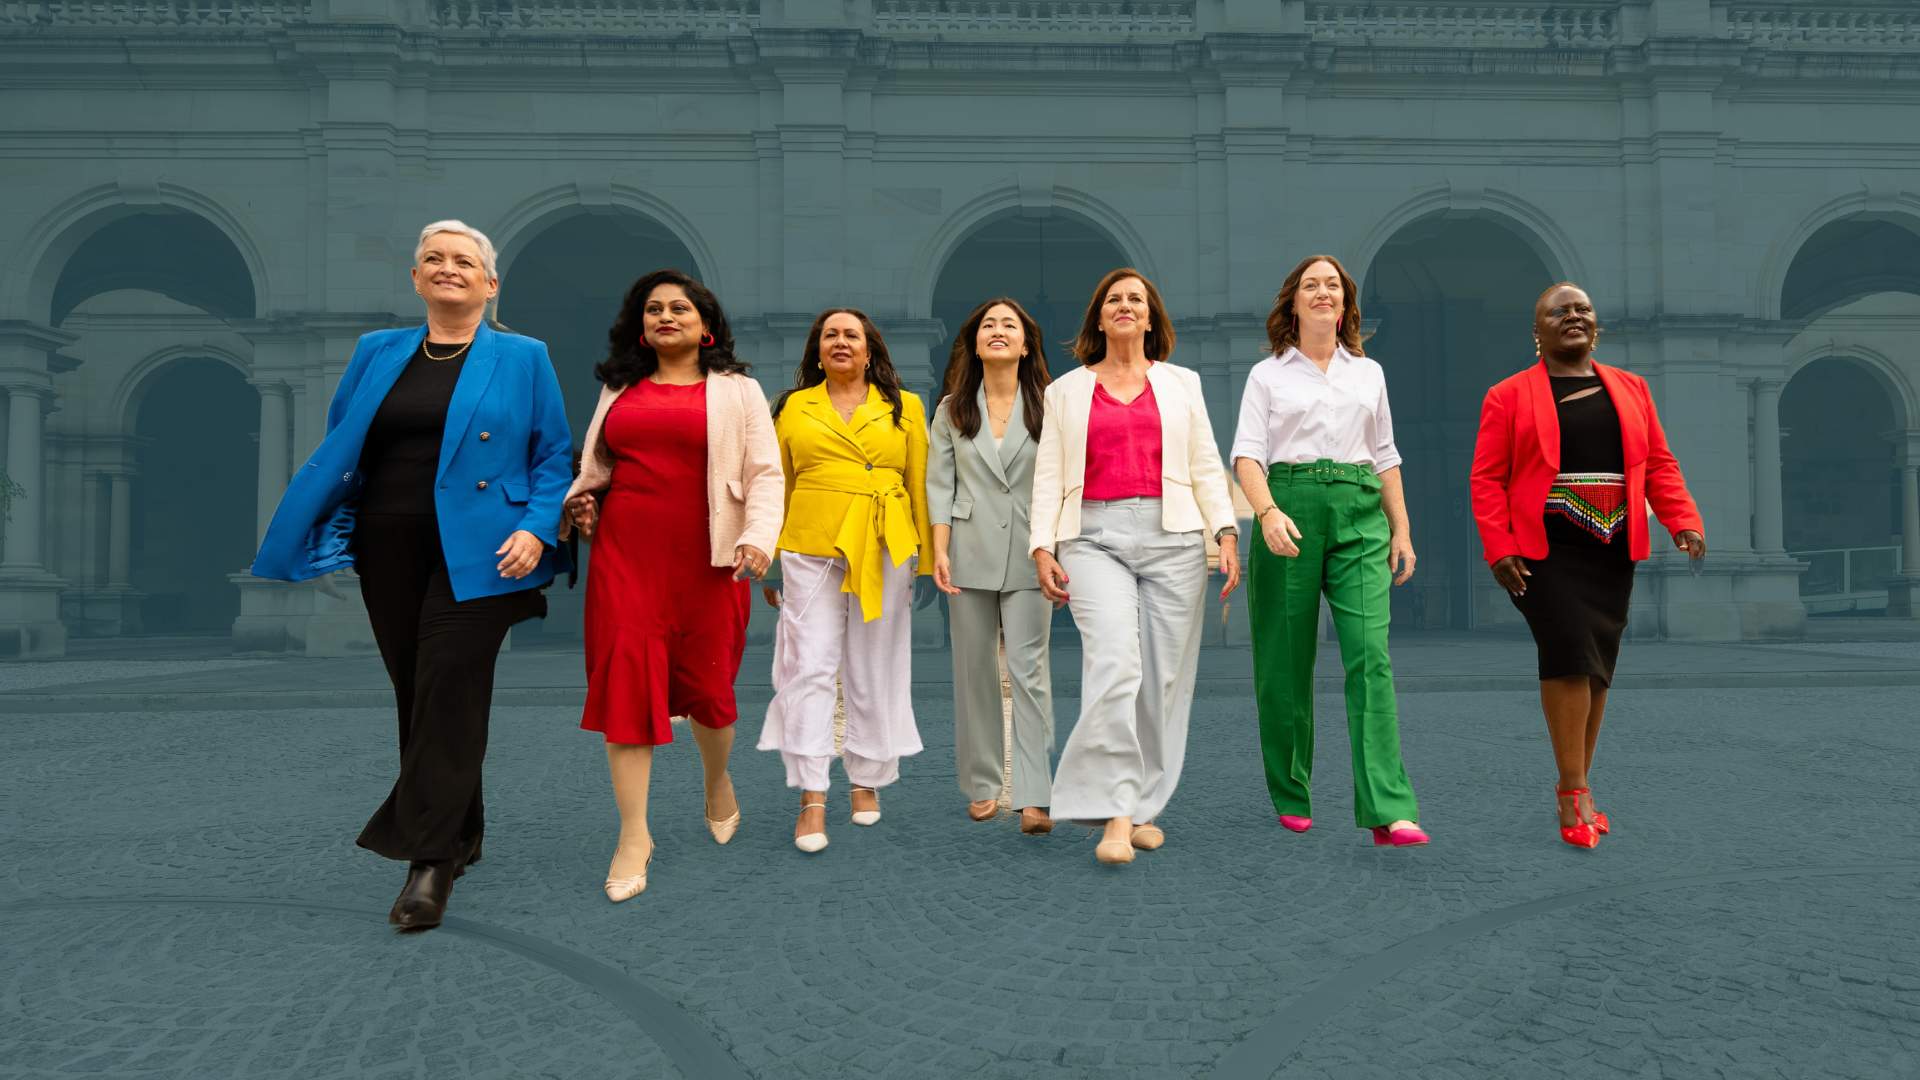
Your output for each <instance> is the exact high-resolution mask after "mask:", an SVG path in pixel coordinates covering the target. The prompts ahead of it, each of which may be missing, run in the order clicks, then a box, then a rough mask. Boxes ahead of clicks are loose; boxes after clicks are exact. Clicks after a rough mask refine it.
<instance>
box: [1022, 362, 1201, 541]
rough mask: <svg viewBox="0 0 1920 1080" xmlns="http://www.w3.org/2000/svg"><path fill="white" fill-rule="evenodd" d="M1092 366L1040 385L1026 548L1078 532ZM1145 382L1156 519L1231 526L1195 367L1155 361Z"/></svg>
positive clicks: (1167, 523)
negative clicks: (1155, 449)
mask: <svg viewBox="0 0 1920 1080" xmlns="http://www.w3.org/2000/svg"><path fill="white" fill-rule="evenodd" d="M1093 373H1094V369H1093V368H1090V367H1082V368H1080V369H1079V370H1078V371H1070V372H1068V373H1067V374H1065V375H1062V376H1060V377H1059V378H1058V379H1055V380H1054V381H1053V383H1052V384H1051V385H1049V386H1048V387H1047V416H1046V420H1045V421H1044V422H1043V423H1042V424H1041V426H1040V452H1039V454H1038V455H1037V456H1036V457H1035V459H1034V463H1033V509H1032V512H1031V514H1030V515H1029V517H1030V520H1031V522H1032V526H1033V531H1032V533H1031V534H1030V536H1029V538H1028V542H1027V553H1028V554H1030V555H1031V554H1032V553H1033V552H1036V551H1040V550H1043V549H1044V550H1046V551H1048V552H1052V551H1053V550H1054V547H1055V545H1057V544H1059V543H1060V542H1061V541H1063V540H1071V539H1073V538H1074V537H1076V536H1079V535H1080V492H1081V489H1082V488H1083V487H1084V486H1085V485H1086V477H1087V420H1088V418H1089V417H1090V416H1092V415H1093V389H1094V387H1095V386H1096V385H1098V384H1097V382H1096V381H1095V379H1094V374H1093ZM1147 382H1148V384H1149V385H1151V386H1152V387H1153V399H1154V403H1155V405H1157V406H1158V407H1159V409H1160V500H1161V504H1160V527H1161V528H1163V529H1165V530H1167V531H1168V532H1173V533H1185V532H1203V533H1205V535H1206V537H1207V538H1208V540H1209V542H1211V540H1212V538H1213V537H1214V535H1215V534H1217V533H1219V532H1220V530H1222V529H1232V528H1235V525H1234V516H1233V496H1232V495H1231V494H1229V492H1228V490H1227V470H1226V467H1225V466H1223V465H1222V464H1221V463H1220V448H1219V447H1218V446H1215V445H1214V442H1213V422H1212V421H1210V420H1208V419H1207V402H1206V397H1205V395H1203V394H1202V393H1201V389H1200V373H1199V372H1197V371H1194V370H1193V369H1192V368H1183V367H1175V366H1174V365H1172V364H1169V363H1164V362H1162V363H1157V364H1154V365H1152V366H1150V367H1148V368H1147Z"/></svg>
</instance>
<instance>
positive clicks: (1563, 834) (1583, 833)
mask: <svg viewBox="0 0 1920 1080" xmlns="http://www.w3.org/2000/svg"><path fill="white" fill-rule="evenodd" d="M1554 794H1556V795H1558V796H1560V797H1561V798H1562V799H1572V800H1573V814H1574V816H1575V817H1579V816H1580V796H1582V795H1585V794H1587V789H1586V788H1574V789H1573V790H1571V791H1561V790H1560V789H1559V788H1555V789H1554ZM1560 839H1562V840H1565V841H1566V842H1567V843H1569V844H1572V845H1573V846H1574V847H1577V848H1596V847H1599V846H1600V830H1599V829H1598V828H1596V827H1595V826H1594V824H1593V823H1591V822H1586V821H1582V822H1580V823H1579V824H1577V825H1562V826H1560Z"/></svg>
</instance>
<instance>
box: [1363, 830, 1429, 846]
mask: <svg viewBox="0 0 1920 1080" xmlns="http://www.w3.org/2000/svg"><path fill="white" fill-rule="evenodd" d="M1431 839H1432V837H1430V836H1428V835H1427V834H1426V833H1425V832H1423V831H1421V829H1420V827H1419V826H1418V825H1408V826H1405V827H1403V828H1399V829H1393V830H1391V831H1389V830H1388V828H1387V827H1386V826H1385V825H1375V826H1374V827H1373V846H1374V847H1419V846H1420V845H1421V844H1424V843H1427V842H1428V841H1430V840H1431Z"/></svg>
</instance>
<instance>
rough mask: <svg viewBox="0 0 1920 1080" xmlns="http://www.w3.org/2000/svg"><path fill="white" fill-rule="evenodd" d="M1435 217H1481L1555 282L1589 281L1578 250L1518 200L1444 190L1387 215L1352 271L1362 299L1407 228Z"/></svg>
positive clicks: (1429, 191) (1495, 193)
mask: <svg viewBox="0 0 1920 1080" xmlns="http://www.w3.org/2000/svg"><path fill="white" fill-rule="evenodd" d="M1431 217H1476V218H1480V219H1483V220H1487V221H1491V222H1493V223H1494V224H1497V225H1500V226H1502V227H1504V228H1506V229H1507V230H1508V231H1509V232H1511V233H1513V235H1514V236H1515V237H1516V238H1518V239H1519V240H1520V242H1521V243H1523V244H1525V245H1527V247H1529V248H1531V249H1532V250H1533V253H1534V254H1535V255H1536V256H1538V257H1539V259H1540V262H1541V264H1542V265H1544V266H1545V267H1546V268H1547V272H1548V273H1550V274H1552V275H1553V277H1554V278H1555V280H1559V281H1579V282H1585V281H1586V280H1587V276H1586V267H1585V264H1584V263H1582V261H1581V259H1580V254H1579V249H1578V248H1577V247H1576V246H1575V245H1574V243H1573V238H1572V237H1570V236H1568V235H1567V233H1566V231H1565V230H1564V229H1562V228H1561V227H1560V226H1559V224H1558V223H1556V222H1555V221H1554V220H1553V218H1551V217H1549V216H1548V215H1547V214H1546V213H1545V212H1544V211H1542V210H1540V209H1539V208H1538V207H1536V206H1534V205H1533V204H1532V203H1530V202H1528V201H1527V200H1525V199H1522V198H1520V197H1519V196H1517V195H1512V194H1509V193H1507V192H1504V191H1498V190H1493V189H1487V188H1464V187H1460V186H1458V185H1454V184H1440V185H1437V186H1435V187H1432V188H1428V189H1427V190H1426V191H1423V192H1421V193H1419V194H1417V195H1415V196H1413V197H1412V198H1411V199H1408V200H1407V201H1405V202H1403V203H1401V204H1400V205H1399V206H1397V207H1395V208H1394V209H1392V210H1390V211H1388V212H1387V213H1386V214H1385V215H1384V216H1382V217H1381V218H1380V220H1379V221H1377V222H1376V223H1375V224H1374V226H1373V228H1372V230H1370V231H1369V232H1368V233H1367V235H1366V237H1365V238H1364V239H1363V240H1362V241H1361V242H1360V246H1359V248H1357V249H1356V250H1355V252H1354V255H1353V258H1352V259H1351V260H1348V262H1347V266H1348V268H1349V269H1350V270H1353V271H1355V272H1356V280H1357V282H1358V284H1359V285H1360V290H1361V292H1362V294H1364V293H1365V292H1366V287H1367V279H1368V277H1369V276H1370V275H1371V274H1372V272H1373V266H1374V263H1376V262H1377V261H1378V260H1379V255H1380V252H1381V250H1382V249H1384V248H1385V247H1386V246H1387V245H1388V244H1390V243H1392V242H1393V239H1394V237H1396V236H1398V235H1399V234H1400V233H1401V232H1402V231H1403V230H1405V229H1406V228H1407V227H1408V226H1410V225H1413V224H1416V223H1418V222H1420V221H1423V220H1425V219H1427V218H1431Z"/></svg>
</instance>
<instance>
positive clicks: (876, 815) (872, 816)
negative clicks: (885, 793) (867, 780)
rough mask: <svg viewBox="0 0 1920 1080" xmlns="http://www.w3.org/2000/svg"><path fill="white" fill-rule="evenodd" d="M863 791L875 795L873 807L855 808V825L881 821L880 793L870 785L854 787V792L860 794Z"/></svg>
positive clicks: (872, 823)
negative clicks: (868, 808) (865, 808)
mask: <svg viewBox="0 0 1920 1080" xmlns="http://www.w3.org/2000/svg"><path fill="white" fill-rule="evenodd" d="M863 791H864V792H866V793H867V794H869V795H871V796H873V809H871V810H855V811H854V812H853V823H854V824H855V825H874V824H877V823H879V821H880V793H879V792H878V791H875V790H874V789H872V788H870V787H857V788H854V789H853V792H852V794H854V795H858V794H859V793H861V792H863Z"/></svg>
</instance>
